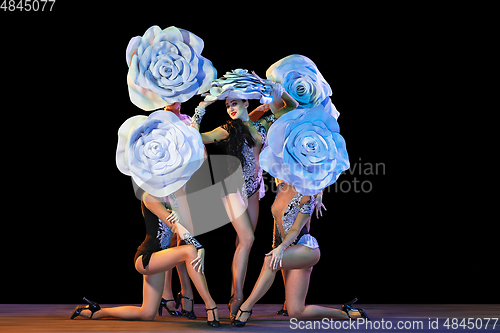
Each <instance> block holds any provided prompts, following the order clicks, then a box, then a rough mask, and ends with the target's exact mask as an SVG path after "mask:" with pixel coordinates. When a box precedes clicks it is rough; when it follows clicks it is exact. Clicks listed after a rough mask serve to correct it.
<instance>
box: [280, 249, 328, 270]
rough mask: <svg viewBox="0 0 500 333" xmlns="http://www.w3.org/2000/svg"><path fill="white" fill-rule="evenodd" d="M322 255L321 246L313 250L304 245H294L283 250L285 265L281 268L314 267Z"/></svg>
mask: <svg viewBox="0 0 500 333" xmlns="http://www.w3.org/2000/svg"><path fill="white" fill-rule="evenodd" d="M320 256H321V252H320V250H319V248H317V249H314V250H313V249H311V248H309V247H307V246H304V245H293V246H290V247H289V248H287V249H286V250H285V252H283V267H282V268H281V269H283V270H288V269H301V268H308V267H312V266H314V265H316V263H317V262H318V261H319V258H320Z"/></svg>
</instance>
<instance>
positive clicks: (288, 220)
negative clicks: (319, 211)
mask: <svg viewBox="0 0 500 333" xmlns="http://www.w3.org/2000/svg"><path fill="white" fill-rule="evenodd" d="M314 206H315V198H314V196H305V195H302V194H300V193H299V192H297V190H296V189H295V187H294V186H293V185H291V184H288V183H286V182H282V183H280V184H279V185H278V193H277V195H276V199H275V201H274V203H273V206H272V208H271V212H272V214H273V218H274V221H275V224H274V243H273V250H272V251H270V252H269V253H267V254H266V258H265V260H264V264H263V266H262V270H261V272H260V275H259V278H258V280H257V283H256V284H255V286H254V289H253V290H252V293H251V294H250V297H249V298H248V299H247V300H246V301H245V302H244V303H243V304H242V305H241V307H240V309H239V312H238V316H237V317H236V319H235V320H234V321H233V323H232V324H233V325H234V326H238V327H241V326H245V324H246V322H247V321H248V319H249V318H250V315H251V314H252V307H253V306H254V305H255V303H257V302H258V300H259V299H260V298H262V296H264V294H265V293H266V292H267V290H268V289H269V288H270V287H271V285H272V283H273V282H274V278H275V276H276V272H277V271H278V270H281V271H282V273H283V276H284V280H285V295H286V309H287V311H288V313H289V315H290V316H291V317H293V318H297V319H322V318H332V319H348V318H357V317H360V316H363V317H365V318H366V317H367V315H366V312H364V310H362V309H359V310H358V309H354V308H352V303H353V302H352V303H351V302H350V303H347V304H345V305H343V306H342V309H341V310H338V309H331V308H327V307H322V306H317V305H307V306H305V305H304V302H305V298H306V295H307V290H308V288H309V280H310V275H311V271H312V267H313V266H314V265H315V264H316V263H317V262H318V261H319V258H320V249H319V245H318V243H317V241H316V239H315V238H314V237H313V236H311V235H310V234H309V231H308V230H307V227H306V223H307V221H308V220H309V218H310V215H311V213H312V212H313V209H314Z"/></svg>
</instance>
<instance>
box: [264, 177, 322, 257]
mask: <svg viewBox="0 0 500 333" xmlns="http://www.w3.org/2000/svg"><path fill="white" fill-rule="evenodd" d="M285 184H286V183H280V184H279V185H278V191H277V193H276V197H278V194H279V193H280V192H281V190H282V189H283V187H284V186H285ZM302 197H303V195H302V194H300V193H298V192H296V193H295V195H294V196H293V198H292V199H291V200H290V201H289V202H288V206H287V208H286V209H285V212H284V213H283V216H282V217H281V218H276V217H275V216H274V215H273V218H274V234H273V236H274V239H273V249H274V248H276V247H277V246H279V245H280V244H281V243H282V242H283V240H284V239H285V237H286V235H288V232H289V231H290V229H291V228H292V225H293V223H294V222H295V220H296V219H297V215H298V214H299V212H300V213H303V214H308V215H309V216H310V215H311V213H312V212H313V210H314V204H315V202H316V199H315V198H314V196H311V198H310V199H309V200H308V201H307V202H305V203H304V204H302V205H301V204H300V201H301V200H302ZM273 206H274V204H273ZM271 211H272V207H271ZM278 223H280V224H281V226H282V228H283V230H284V235H283V234H282V233H281V230H280V227H279V226H278ZM296 244H301V245H305V246H307V247H309V248H311V249H316V248H318V247H319V245H318V241H317V240H316V238H314V237H313V236H311V235H310V234H309V230H307V226H306V225H304V226H303V227H302V230H301V231H300V233H299V235H298V236H297V238H296V239H295V241H294V242H293V243H292V245H296Z"/></svg>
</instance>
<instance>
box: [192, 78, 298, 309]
mask: <svg viewBox="0 0 500 333" xmlns="http://www.w3.org/2000/svg"><path fill="white" fill-rule="evenodd" d="M217 81H220V82H224V87H225V88H224V89H226V90H219V91H216V93H214V90H215V89H214V88H212V89H211V90H210V93H211V94H212V95H209V96H207V98H205V101H202V102H200V104H199V106H198V107H197V108H196V112H195V115H194V116H193V122H194V123H193V124H192V126H194V127H195V128H196V129H198V130H199V124H200V122H201V119H202V117H203V115H204V114H205V108H206V107H207V106H208V105H210V104H212V103H213V102H215V100H217V99H225V104H226V111H227V113H228V114H229V117H230V118H231V120H229V121H228V122H227V123H226V124H224V125H222V126H219V127H217V128H216V129H214V130H212V131H210V132H206V133H202V134H201V136H202V138H203V143H205V144H208V143H213V142H221V141H225V142H227V145H228V152H229V153H230V154H231V155H235V156H237V157H238V158H239V160H240V162H241V164H242V166H243V174H244V177H245V182H244V186H243V188H241V189H236V188H229V189H228V191H229V195H228V196H227V197H226V198H225V200H224V205H225V207H226V211H227V212H228V216H229V217H230V219H231V223H232V225H233V227H234V229H235V230H236V233H237V241H236V250H235V252H234V257H233V263H232V269H231V270H232V277H233V281H232V286H231V287H232V288H231V291H232V295H231V299H230V301H229V304H228V307H229V311H230V316H231V319H234V317H235V315H236V313H237V310H238V308H239V306H240V305H241V302H242V301H243V297H244V295H243V285H244V281H245V275H246V270H247V265H248V257H249V254H250V249H251V247H252V245H253V241H254V231H255V228H256V225H257V220H258V215H259V199H260V198H261V197H262V196H263V186H262V184H263V179H262V169H261V168H260V166H259V153H260V152H261V150H262V149H264V148H265V146H266V133H267V130H268V129H269V127H270V126H271V124H272V123H273V122H274V121H275V120H276V119H277V118H279V117H281V116H282V115H283V114H285V113H287V112H289V111H291V110H294V109H295V108H296V107H297V103H296V102H295V100H294V99H293V98H291V97H290V96H289V95H288V94H287V93H286V92H285V91H284V89H283V88H282V87H281V85H279V84H275V83H274V82H270V81H267V82H266V84H267V86H266V88H264V84H263V81H262V80H261V79H260V78H258V77H257V76H254V75H251V74H249V73H248V72H247V71H246V70H241V69H239V70H235V71H232V72H229V73H227V74H226V75H225V76H224V77H223V78H221V79H218V80H216V82H215V83H212V86H216V85H217ZM248 82H251V83H248ZM250 84H252V85H253V88H252V89H250V88H249V87H248V86H249V85H250ZM271 84H272V85H271ZM241 86H246V87H247V89H246V90H245V91H242V90H239V87H241ZM228 87H229V88H228ZM264 89H267V91H264ZM249 91H250V92H249ZM262 95H267V96H272V98H268V99H266V100H265V101H266V102H268V103H271V105H270V108H271V110H272V111H273V115H271V116H268V117H264V118H262V119H260V120H259V121H257V122H253V121H250V118H249V115H248V106H249V103H248V101H247V99H246V98H261V97H262ZM245 97H246V98H245ZM276 105H278V106H282V107H279V108H277V107H276ZM259 190H260V191H259ZM238 192H239V193H238ZM244 201H247V202H248V206H247V207H246V206H245V202H244Z"/></svg>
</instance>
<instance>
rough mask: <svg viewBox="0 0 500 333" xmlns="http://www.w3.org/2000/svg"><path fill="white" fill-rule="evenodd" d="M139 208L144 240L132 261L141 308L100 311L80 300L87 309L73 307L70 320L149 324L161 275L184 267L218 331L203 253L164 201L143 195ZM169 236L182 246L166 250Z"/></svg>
mask: <svg viewBox="0 0 500 333" xmlns="http://www.w3.org/2000/svg"><path fill="white" fill-rule="evenodd" d="M141 206H142V209H143V215H144V220H145V223H146V239H145V240H144V242H143V243H142V244H141V246H140V247H139V248H138V251H137V253H136V255H135V258H134V261H135V268H136V270H137V271H138V272H139V273H141V274H143V275H144V285H143V297H144V298H143V302H142V306H140V307H137V306H120V307H114V308H101V307H100V306H99V304H97V303H95V302H92V301H89V300H88V299H86V298H84V300H85V301H86V302H87V303H88V305H87V306H77V307H76V308H75V310H74V311H73V314H72V315H71V319H74V318H76V317H77V316H82V317H85V318H92V319H100V318H106V317H112V318H119V319H126V320H153V319H154V318H155V316H156V311H157V310H158V306H159V304H160V300H161V295H162V291H163V285H164V281H165V271H167V270H170V269H172V268H173V267H174V266H176V265H179V264H180V263H184V264H185V265H186V268H187V272H188V274H189V277H190V278H191V280H192V281H193V283H194V284H195V287H196V289H197V290H198V292H199V293H200V295H201V297H202V298H203V300H204V302H205V306H206V309H207V316H208V318H207V324H208V325H209V326H214V327H218V326H219V318H218V312H217V307H216V304H215V302H214V300H213V299H212V297H211V296H210V293H209V291H208V286H207V283H206V280H205V275H204V258H205V249H204V248H203V246H202V245H201V244H200V243H199V242H198V241H197V240H196V239H195V238H194V237H192V235H191V234H190V233H189V231H188V230H187V229H186V228H185V227H184V226H183V225H182V224H181V223H180V221H179V215H178V214H176V213H175V212H174V211H172V210H171V209H168V208H167V206H166V202H165V201H164V200H162V199H161V198H158V197H155V196H152V195H151V194H149V193H147V192H144V194H143V196H142V200H141ZM172 232H174V233H176V234H177V235H178V236H179V237H180V238H181V239H182V240H183V241H184V243H185V244H186V245H182V246H178V247H174V248H169V245H170V237H171V235H172ZM209 311H212V312H209Z"/></svg>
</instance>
